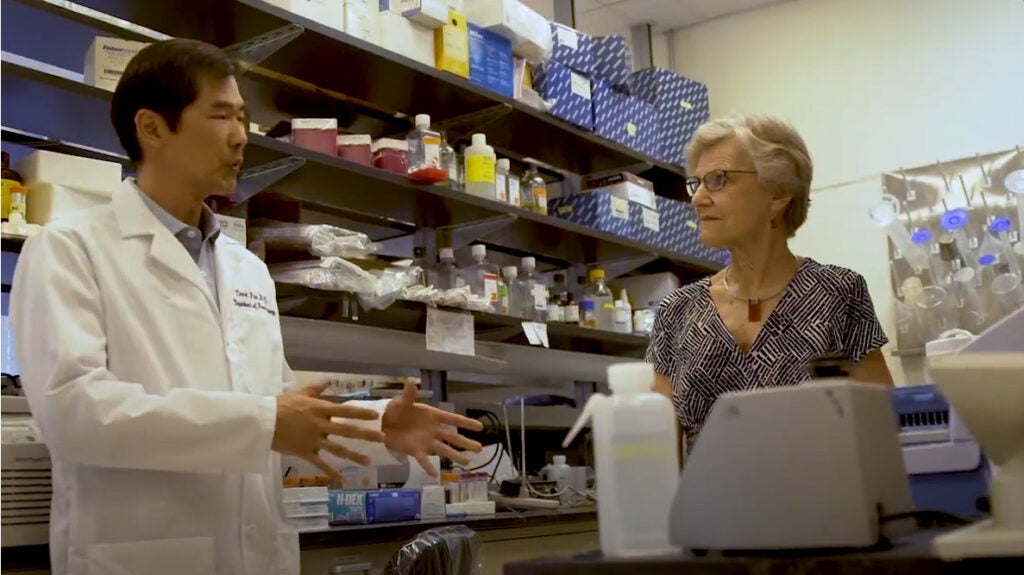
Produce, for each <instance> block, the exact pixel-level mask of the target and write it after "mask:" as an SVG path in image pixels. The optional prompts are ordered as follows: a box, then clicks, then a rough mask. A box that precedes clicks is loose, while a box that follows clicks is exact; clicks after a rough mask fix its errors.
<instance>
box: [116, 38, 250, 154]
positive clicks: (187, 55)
mask: <svg viewBox="0 0 1024 575" xmlns="http://www.w3.org/2000/svg"><path fill="white" fill-rule="evenodd" d="M244 72H245V66H244V65H243V64H242V63H241V62H239V61H238V60H235V59H233V58H232V57H230V56H228V55H227V54H226V53H225V52H224V51H223V50H221V49H220V48H217V47H216V46H212V45H210V44H206V43H204V42H198V41H196V40H186V39H173V40H164V41H162V42H156V43H154V44H150V45H149V46H146V47H145V48H143V49H142V50H141V51H139V53H138V54H136V55H135V57H134V58H132V60H131V62H129V63H128V67H127V68H126V69H125V71H124V74H123V75H122V76H121V80H120V81H119V82H118V83H117V89H116V90H115V91H114V97H113V100H112V101H111V104H110V120H111V122H113V124H114V130H115V131H116V132H117V137H118V139H119V140H121V146H122V147H124V150H125V152H127V153H128V157H129V158H131V160H132V161H133V162H135V163H136V164H138V163H139V162H140V161H141V160H142V148H141V147H140V146H139V139H138V137H137V136H136V134H135V114H137V113H138V111H139V110H142V109H146V110H152V111H154V112H156V113H157V114H160V115H161V116H162V117H163V118H164V120H165V121H166V122H167V125H168V126H169V127H170V128H171V130H177V129H178V123H179V121H180V120H181V113H182V111H183V110H184V109H185V108H186V107H188V106H189V104H191V103H192V102H195V100H196V98H198V97H199V86H200V81H201V79H203V78H210V79H213V80H223V79H224V78H227V77H229V76H235V77H237V76H240V75H242V74H243V73H244Z"/></svg>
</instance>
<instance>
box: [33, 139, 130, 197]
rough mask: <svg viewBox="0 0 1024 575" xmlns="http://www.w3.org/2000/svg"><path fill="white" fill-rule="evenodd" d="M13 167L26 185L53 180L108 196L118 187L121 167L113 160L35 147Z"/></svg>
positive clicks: (74, 188)
mask: <svg viewBox="0 0 1024 575" xmlns="http://www.w3.org/2000/svg"><path fill="white" fill-rule="evenodd" d="M14 168H15V169H16V170H17V171H18V173H20V174H21V177H22V178H23V179H24V182H25V185H26V186H28V187H29V188H30V189H31V187H32V185H33V184H36V183H46V184H56V185H59V186H64V187H67V188H71V189H73V190H76V191H81V192H87V193H91V194H97V195H100V196H104V197H106V198H110V197H112V196H113V195H114V193H115V192H117V190H118V189H120V188H121V181H122V175H121V174H122V169H121V164H118V163H117V162H107V161H104V160H94V159H92V158H83V157H80V156H71V155H69V154H61V153H58V152H51V151H49V150H36V151H34V152H32V153H31V154H29V155H28V156H25V158H24V159H22V160H21V161H20V162H18V163H17V164H16V165H15V167H14ZM29 196H31V191H30V192H29ZM29 201H31V200H29Z"/></svg>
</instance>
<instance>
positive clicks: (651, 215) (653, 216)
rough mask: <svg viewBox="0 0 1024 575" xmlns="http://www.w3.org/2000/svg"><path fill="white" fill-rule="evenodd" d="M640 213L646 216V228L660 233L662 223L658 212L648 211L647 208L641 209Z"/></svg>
mask: <svg viewBox="0 0 1024 575" xmlns="http://www.w3.org/2000/svg"><path fill="white" fill-rule="evenodd" d="M640 211H642V212H643V214H644V215H643V217H644V227H645V228H647V229H649V230H652V231H655V232H660V231H661V221H660V218H659V217H658V212H656V211H654V210H648V209H647V208H641V209H640Z"/></svg>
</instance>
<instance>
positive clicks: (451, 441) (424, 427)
mask: <svg viewBox="0 0 1024 575" xmlns="http://www.w3.org/2000/svg"><path fill="white" fill-rule="evenodd" d="M444 425H454V426H455V427H461V428H463V429H469V430H472V431H480V430H481V429H483V428H484V426H483V424H482V423H480V422H479V421H476V420H474V419H469V418H468V417H462V416H461V415H456V414H454V413H449V412H447V411H444V410H441V409H437V408H436V407H430V406H429V405H423V404H422V403H416V386H415V385H413V384H411V383H406V384H405V388H404V389H402V396H401V397H398V398H395V399H392V400H391V401H390V402H389V403H388V406H387V408H386V409H385V410H384V419H383V421H382V422H381V429H382V430H384V444H385V445H386V446H387V447H388V449H391V450H393V451H398V452H400V453H404V454H406V455H411V456H412V457H415V458H416V461H418V462H419V464H420V467H422V468H423V470H424V471H426V472H427V473H428V474H429V475H430V476H431V477H437V469H434V466H433V465H431V464H430V460H429V459H427V457H428V456H429V455H432V454H437V455H440V456H442V457H447V458H448V459H451V460H452V461H455V462H457V463H460V464H462V465H467V464H469V459H468V458H467V457H465V456H464V455H462V454H461V453H459V452H458V451H456V450H455V449H453V447H452V446H455V447H458V448H460V449H463V450H467V451H474V452H478V451H480V450H481V449H483V446H481V445H480V444H479V443H477V442H476V441H473V440H471V439H466V438H465V437H462V436H461V435H459V434H458V433H456V432H454V431H449V430H447V429H445V428H444V427H442V426H444Z"/></svg>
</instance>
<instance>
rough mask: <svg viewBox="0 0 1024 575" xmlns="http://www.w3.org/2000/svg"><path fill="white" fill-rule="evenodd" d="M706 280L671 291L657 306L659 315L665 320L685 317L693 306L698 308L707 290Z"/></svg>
mask: <svg viewBox="0 0 1024 575" xmlns="http://www.w3.org/2000/svg"><path fill="white" fill-rule="evenodd" d="M708 283H709V281H708V279H707V278H705V279H702V280H698V281H695V282H693V283H689V284H686V285H684V286H682V287H679V288H676V289H674V290H672V291H671V292H670V293H669V294H668V295H667V296H665V299H663V300H661V304H659V305H658V310H659V313H660V314H661V315H662V316H664V317H666V318H677V317H685V316H687V315H689V314H690V312H691V310H693V309H694V306H699V305H700V302H701V301H703V300H704V299H705V298H704V295H705V294H706V293H707V289H708Z"/></svg>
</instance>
